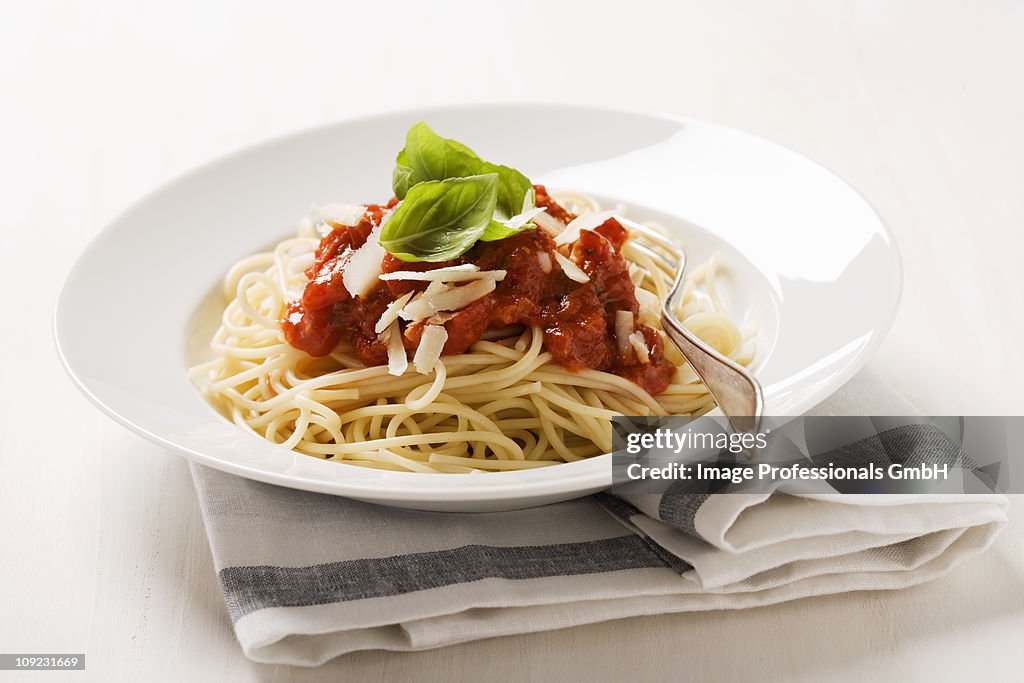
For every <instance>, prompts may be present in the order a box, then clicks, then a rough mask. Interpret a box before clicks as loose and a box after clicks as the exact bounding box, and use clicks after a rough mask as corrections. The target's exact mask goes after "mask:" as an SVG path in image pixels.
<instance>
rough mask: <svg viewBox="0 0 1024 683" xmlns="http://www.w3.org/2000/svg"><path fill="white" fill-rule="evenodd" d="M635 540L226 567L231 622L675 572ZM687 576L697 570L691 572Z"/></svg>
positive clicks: (476, 547)
mask: <svg viewBox="0 0 1024 683" xmlns="http://www.w3.org/2000/svg"><path fill="white" fill-rule="evenodd" d="M678 562H679V561H678V559H677V560H676V562H673V563H669V562H668V561H667V560H666V557H665V556H664V553H661V552H657V551H656V550H655V549H654V545H653V544H651V543H650V542H648V541H647V540H646V539H645V538H643V537H641V536H637V535H635V534H629V535H626V536H619V537H616V538H607V539H601V540H596V541H584V542H580V543H563V544H558V545H544V546H520V547H494V546H482V545H469V546H463V547H461V548H453V549H450V550H440V551H436V552H427V553H411V554H408V555H396V556H393V557H382V558H376V559H365V560H348V561H344V562H331V563H329V564H320V565H314V566H311V567H268V566H259V567H225V568H224V569H222V570H221V571H220V575H219V578H220V583H221V588H222V589H223V590H224V596H225V597H226V599H227V604H228V612H229V614H230V615H231V620H232V621H236V620H238V619H239V618H241V617H243V616H245V615H246V614H249V613H251V612H255V611H257V610H261V609H266V608H269V607H300V606H309V605H324V604H328V603H334V602H348V601H351V600H363V599H366V598H381V597H387V596H393V595H402V594H405V593H413V592H416V591H422V590H428V589H431V588H439V587H441V586H449V585H453V584H459V583H469V582H472V581H480V580H483V579H491V578H499V579H510V580H522V579H538V578H544V577H551V576H578V575H583V574H599V573H605V572H614V571H622V570H627V569H647V568H652V567H665V566H670V567H671V568H673V569H677V570H678V567H676V566H675V565H676V564H678ZM686 568H687V569H688V568H689V566H688V565H687V567H686Z"/></svg>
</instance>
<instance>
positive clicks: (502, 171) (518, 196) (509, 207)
mask: <svg viewBox="0 0 1024 683" xmlns="http://www.w3.org/2000/svg"><path fill="white" fill-rule="evenodd" d="M483 164H484V168H485V169H486V170H484V171H482V173H497V174H498V214H499V215H500V216H501V218H511V217H512V216H515V215H516V214H518V213H519V212H520V210H521V208H520V207H522V206H523V201H524V199H525V198H526V195H527V193H528V192H533V184H532V183H531V182H530V180H529V178H527V177H526V176H524V175H523V174H522V173H520V172H519V171H517V170H516V169H514V168H509V167H508V166H498V165H496V164H489V163H487V162H486V161H485V162H483Z"/></svg>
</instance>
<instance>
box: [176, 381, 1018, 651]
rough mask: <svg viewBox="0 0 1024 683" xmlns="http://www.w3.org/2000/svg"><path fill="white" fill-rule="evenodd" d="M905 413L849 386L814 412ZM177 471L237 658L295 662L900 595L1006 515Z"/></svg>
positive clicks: (956, 503)
mask: <svg viewBox="0 0 1024 683" xmlns="http://www.w3.org/2000/svg"><path fill="white" fill-rule="evenodd" d="M914 412H915V411H913V409H912V408H911V407H910V406H909V405H908V404H906V403H905V402H904V401H903V400H902V399H901V398H899V397H898V396H897V395H895V394H894V393H893V392H892V391H891V390H889V389H888V388H886V387H885V386H884V385H883V384H881V383H879V382H878V381H876V380H874V379H872V378H871V377H869V376H864V375H862V376H859V377H857V378H855V379H854V380H853V381H852V382H850V383H849V384H847V385H846V386H845V387H844V388H843V389H842V390H840V392H838V393H837V394H836V395H835V396H833V397H832V398H831V399H829V400H828V401H827V402H825V403H824V404H822V405H821V406H819V408H818V409H816V410H815V411H814V413H815V414H821V415H912V414H914ZM192 475H193V478H194V481H195V485H196V490H197V493H198V496H199V502H200V505H201V508H202V513H203V518H204V520H205V524H206V530H207V534H208V536H209V539H210V547H211V549H212V552H213V559H214V565H215V567H216V569H217V573H218V579H219V581H220V585H221V588H222V590H223V592H224V598H225V602H226V603H227V609H228V613H229V614H230V617H231V620H232V622H233V624H234V628H235V633H236V635H237V637H238V640H239V642H240V643H241V645H242V648H243V650H244V652H245V654H246V655H247V656H248V657H250V658H251V659H253V660H256V661H260V662H268V663H280V664H291V665H300V666H315V665H317V664H321V663H323V662H325V661H327V660H328V659H331V658H333V657H336V656H338V655H341V654H345V653H348V652H353V651H356V650H366V649H386V650H421V649H427V648H433V647H440V646H444V645H451V644H455V643H460V642H465V641H469V640H475V639H479V638H488V637H492V636H502V635H510V634H517V633H527V632H533V631H543V630H549V629H557V628H564V627H567V626H574V625H579V624H586V623H592V622H597V621H603V620H608V619H618V618H623V617H630V616H637V615H645V614H657V613H665V612H680V611H691V610H710V609H736V608H743V607H752V606H757V605H767V604H772V603H778V602H783V601H786V600H793V599H796V598H801V597H807V596H815V595H825V594H832V593H841V592H845V591H854V590H872V589H896V588H903V587H906V586H911V585H914V584H918V583H921V582H924V581H928V580H930V579H933V578H935V577H937V576H940V575H941V574H944V573H945V572H947V571H949V570H950V569H951V568H952V567H953V566H955V565H956V564H958V563H960V562H961V561H963V560H965V559H967V558H969V557H971V556H973V555H976V554H978V553H980V552H982V551H983V550H985V549H986V548H987V547H988V546H989V545H990V544H991V543H992V541H993V539H994V538H995V536H996V535H997V534H998V532H999V531H1000V529H1001V528H1002V526H1003V525H1004V524H1005V522H1006V505H1007V501H1006V499H1005V497H1003V496H1000V495H969V496H967V495H962V496H934V495H875V496H870V495H842V496H839V495H834V496H815V495H788V494H780V493H776V494H774V495H771V494H767V493H760V494H724V495H722V494H720V495H706V494H687V495H679V494H672V493H668V494H665V495H655V494H646V495H629V496H621V497H619V496H613V495H610V494H607V493H605V494H599V495H597V496H591V497H588V498H583V499H579V500H573V501H568V502H564V503H557V504H554V505H547V506H543V507H539V508H532V509H528V510H517V511H512V512H497V513H478V514H468V513H467V514H463V513H438V512H418V511H411V510H400V509H393V508H386V507H380V506H376V505H371V504H367V503H360V502H356V501H351V500H346V499H343V498H338V497H334V496H327V495H321V494H316V493H307V492H302V491H295V490H291V489H286V488H280V487H276V486H271V485H268V484H262V483H259V482H255V481H250V480H247V479H242V478H239V477H235V476H233V475H230V474H225V473H223V472H219V471H217V470H213V469H209V468H206V467H202V466H199V465H194V464H193V465H192ZM484 476H486V475H484Z"/></svg>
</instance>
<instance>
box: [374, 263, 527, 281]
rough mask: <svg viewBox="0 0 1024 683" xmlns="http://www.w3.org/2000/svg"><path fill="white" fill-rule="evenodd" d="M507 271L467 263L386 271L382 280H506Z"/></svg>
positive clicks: (381, 277)
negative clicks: (421, 269) (486, 268)
mask: <svg viewBox="0 0 1024 683" xmlns="http://www.w3.org/2000/svg"><path fill="white" fill-rule="evenodd" d="M505 275H507V273H506V272H505V271H504V270H480V268H479V267H477V266H474V265H473V264H470V263H467V264H465V265H461V266H448V267H447V268H437V269H436V270H424V271H415V270H398V271H395V272H393V273H384V274H383V275H381V276H380V279H381V280H418V281H420V282H464V281H467V280H485V279H487V278H490V279H492V280H495V281H499V280H504V279H505Z"/></svg>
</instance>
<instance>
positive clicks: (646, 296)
mask: <svg viewBox="0 0 1024 683" xmlns="http://www.w3.org/2000/svg"><path fill="white" fill-rule="evenodd" d="M635 293H636V300H637V303H639V304H640V316H641V317H644V318H650V319H657V318H659V317H660V316H661V300H660V299H658V295H657V294H655V293H654V292H651V291H648V290H646V289H644V288H642V287H637V288H636V290H635Z"/></svg>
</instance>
